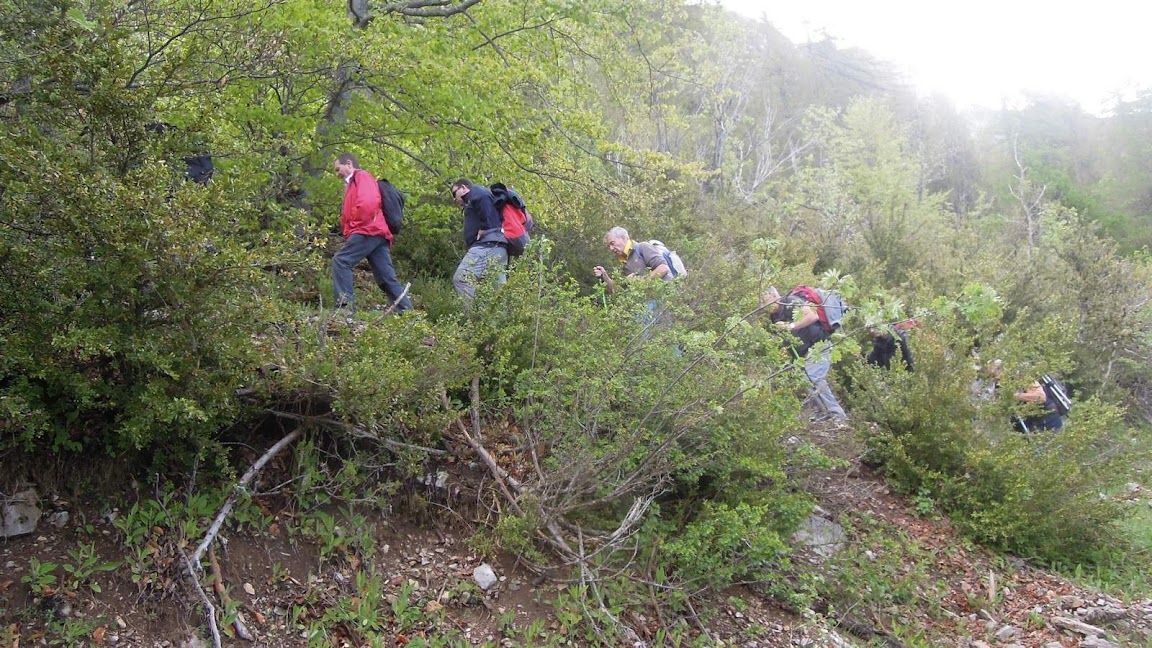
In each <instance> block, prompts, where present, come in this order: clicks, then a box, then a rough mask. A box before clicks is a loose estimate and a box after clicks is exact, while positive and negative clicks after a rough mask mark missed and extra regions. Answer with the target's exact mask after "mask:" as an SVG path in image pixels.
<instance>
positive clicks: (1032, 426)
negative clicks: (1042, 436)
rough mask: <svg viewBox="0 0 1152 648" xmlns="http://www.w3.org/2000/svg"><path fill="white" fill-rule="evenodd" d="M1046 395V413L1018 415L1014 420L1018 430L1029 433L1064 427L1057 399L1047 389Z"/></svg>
mask: <svg viewBox="0 0 1152 648" xmlns="http://www.w3.org/2000/svg"><path fill="white" fill-rule="evenodd" d="M1044 396H1045V398H1044V410H1045V411H1044V413H1042V414H1036V415H1034V416H1025V417H1023V418H1020V417H1016V418H1015V419H1013V421H1012V422H1013V424H1014V425H1015V426H1016V429H1017V430H1019V431H1020V432H1024V433H1025V434H1027V433H1029V432H1039V431H1040V430H1060V429H1062V428H1063V427H1064V419H1063V418H1062V417H1061V416H1060V412H1059V410H1057V409H1056V400H1055V399H1053V398H1052V394H1051V393H1050V392H1049V391H1048V390H1047V389H1045V390H1044Z"/></svg>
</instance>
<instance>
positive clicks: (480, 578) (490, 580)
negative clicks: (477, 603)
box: [472, 563, 499, 592]
mask: <svg viewBox="0 0 1152 648" xmlns="http://www.w3.org/2000/svg"><path fill="white" fill-rule="evenodd" d="M472 578H473V579H475V580H476V584H477V585H479V586H480V589H482V590H484V591H485V592H486V591H488V590H489V589H491V588H492V587H493V586H494V585H496V583H498V582H499V579H498V578H496V572H494V571H492V566H491V565H489V564H488V563H484V564H482V565H480V566H479V567H477V568H476V569H473V570H472Z"/></svg>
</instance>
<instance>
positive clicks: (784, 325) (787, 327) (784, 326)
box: [776, 322, 792, 331]
mask: <svg viewBox="0 0 1152 648" xmlns="http://www.w3.org/2000/svg"><path fill="white" fill-rule="evenodd" d="M776 328H778V329H780V330H781V331H791V330H792V322H776Z"/></svg>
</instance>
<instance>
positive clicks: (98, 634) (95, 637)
mask: <svg viewBox="0 0 1152 648" xmlns="http://www.w3.org/2000/svg"><path fill="white" fill-rule="evenodd" d="M107 632H108V628H106V627H104V626H100V627H99V628H96V629H95V630H93V631H92V634H91V635H90V636H91V637H92V641H95V642H96V643H104V635H105V634H106V633H107Z"/></svg>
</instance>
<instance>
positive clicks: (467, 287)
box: [452, 178, 508, 305]
mask: <svg viewBox="0 0 1152 648" xmlns="http://www.w3.org/2000/svg"><path fill="white" fill-rule="evenodd" d="M452 200H453V201H455V203H456V204H457V205H458V206H460V207H461V209H462V210H463V212H464V245H466V246H468V251H467V252H466V253H465V254H464V258H463V259H461V260H460V265H459V266H457V267H456V273H455V274H454V275H452V285H453V286H454V287H455V288H456V292H457V294H459V295H460V297H461V298H463V299H464V302H465V304H466V305H468V304H471V303H472V300H473V299H475V298H476V283H477V282H478V281H479V280H480V278H481V277H483V276H484V275H485V273H488V272H496V273H499V274H498V277H497V281H498V282H500V283H504V282H505V281H507V278H508V275H507V272H506V271H507V268H508V239H507V238H505V236H504V231H503V224H504V223H503V217H502V216H501V214H500V210H498V209H497V208H496V199H495V197H494V196H493V195H492V192H491V191H489V190H488V188H486V187H483V186H481V185H478V184H473V183H472V181H471V180H469V179H467V178H460V179H459V180H457V181H456V182H453V183H452Z"/></svg>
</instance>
